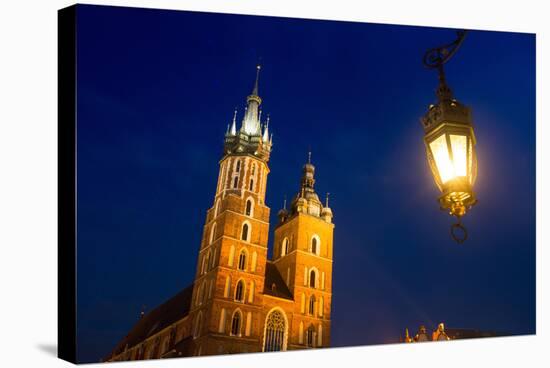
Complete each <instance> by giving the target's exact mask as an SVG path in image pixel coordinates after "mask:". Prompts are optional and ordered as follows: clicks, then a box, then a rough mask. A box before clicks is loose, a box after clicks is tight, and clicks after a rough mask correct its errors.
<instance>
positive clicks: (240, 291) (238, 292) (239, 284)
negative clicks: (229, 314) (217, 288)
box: [235, 280, 245, 302]
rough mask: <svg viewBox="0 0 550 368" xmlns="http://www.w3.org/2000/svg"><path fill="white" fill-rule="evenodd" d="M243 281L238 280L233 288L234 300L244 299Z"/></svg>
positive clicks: (240, 300)
mask: <svg viewBox="0 0 550 368" xmlns="http://www.w3.org/2000/svg"><path fill="white" fill-rule="evenodd" d="M244 287H245V286H244V281H243V280H239V282H237V287H236V288H235V300H236V301H238V302H242V301H244Z"/></svg>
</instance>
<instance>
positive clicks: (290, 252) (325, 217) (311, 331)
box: [273, 152, 334, 348]
mask: <svg viewBox="0 0 550 368" xmlns="http://www.w3.org/2000/svg"><path fill="white" fill-rule="evenodd" d="M314 176H315V166H313V164H312V163H311V152H310V153H309V159H308V162H307V163H306V164H305V165H304V167H303V172H302V179H301V185H300V190H299V191H298V193H297V194H296V195H295V196H294V198H293V200H292V203H291V204H290V209H289V210H287V209H286V203H285V208H283V209H282V210H280V211H279V214H278V215H279V223H278V224H277V226H276V227H275V234H274V248H273V262H274V264H275V265H276V267H277V269H278V270H279V273H280V274H281V276H282V277H283V279H284V281H285V283H286V285H287V286H288V288H289V290H290V291H291V293H292V295H293V296H294V313H293V316H294V318H293V320H292V331H293V333H292V336H290V341H289V346H291V347H294V348H303V347H326V346H329V345H330V311H331V300H332V254H333V252H332V239H333V231H334V224H333V223H332V210H331V209H330V208H329V207H328V195H327V200H326V203H325V205H324V206H323V204H322V203H321V201H320V200H319V196H318V195H317V193H315V189H314V184H315V177H314ZM285 202H286V201H285Z"/></svg>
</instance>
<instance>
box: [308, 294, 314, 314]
mask: <svg viewBox="0 0 550 368" xmlns="http://www.w3.org/2000/svg"><path fill="white" fill-rule="evenodd" d="M308 311H309V314H311V315H313V314H314V313H315V296H313V295H312V296H310V297H309V309H308Z"/></svg>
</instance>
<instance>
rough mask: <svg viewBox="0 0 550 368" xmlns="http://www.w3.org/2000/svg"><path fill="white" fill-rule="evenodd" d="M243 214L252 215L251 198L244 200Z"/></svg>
mask: <svg viewBox="0 0 550 368" xmlns="http://www.w3.org/2000/svg"><path fill="white" fill-rule="evenodd" d="M245 214H246V215H247V216H250V215H252V200H251V199H249V200H247V201H246V209H245Z"/></svg>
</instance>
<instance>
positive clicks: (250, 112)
mask: <svg viewBox="0 0 550 368" xmlns="http://www.w3.org/2000/svg"><path fill="white" fill-rule="evenodd" d="M260 69H261V66H260V65H257V66H256V81H255V82H254V88H253V89H252V93H251V94H250V95H249V96H248V97H247V98H246V103H247V106H246V112H245V115H244V118H243V124H242V127H241V131H243V132H244V133H246V134H248V135H252V136H261V135H262V130H261V127H260V116H259V110H260V105H261V104H262V99H261V98H260V96H258V79H259V78H260Z"/></svg>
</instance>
